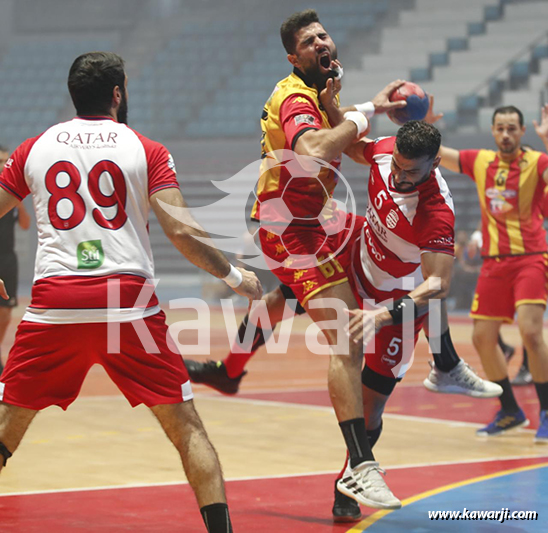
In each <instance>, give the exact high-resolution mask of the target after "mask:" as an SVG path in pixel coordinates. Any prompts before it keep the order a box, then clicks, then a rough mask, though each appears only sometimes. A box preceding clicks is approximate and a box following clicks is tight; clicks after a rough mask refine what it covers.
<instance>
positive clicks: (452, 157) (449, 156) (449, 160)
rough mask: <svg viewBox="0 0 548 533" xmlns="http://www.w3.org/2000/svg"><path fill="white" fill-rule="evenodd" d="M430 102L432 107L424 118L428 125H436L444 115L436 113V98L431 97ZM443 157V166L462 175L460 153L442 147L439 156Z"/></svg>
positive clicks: (429, 97)
mask: <svg viewBox="0 0 548 533" xmlns="http://www.w3.org/2000/svg"><path fill="white" fill-rule="evenodd" d="M428 100H429V102H430V105H429V107H428V112H427V113H426V116H425V117H424V121H425V122H428V124H434V123H435V122H437V121H438V120H440V118H443V113H434V96H433V95H429V96H428ZM438 155H439V156H440V157H441V162H440V164H441V166H442V167H444V168H446V169H448V170H451V171H452V172H457V173H460V171H461V168H460V155H459V151H458V150H455V149H454V148H449V147H447V146H442V147H440V151H439V154H438Z"/></svg>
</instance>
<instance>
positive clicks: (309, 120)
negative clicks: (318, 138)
mask: <svg viewBox="0 0 548 533" xmlns="http://www.w3.org/2000/svg"><path fill="white" fill-rule="evenodd" d="M314 122H315V120H314V117H313V116H312V115H297V116H296V117H295V126H298V125H299V124H310V125H313V124H314Z"/></svg>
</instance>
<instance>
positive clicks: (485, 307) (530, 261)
mask: <svg viewBox="0 0 548 533" xmlns="http://www.w3.org/2000/svg"><path fill="white" fill-rule="evenodd" d="M547 272H548V256H547V255H546V254H535V255H517V256H513V257H501V258H486V259H485V260H484V262H483V266H482V267H481V272H480V275H479V279H478V284H477V286H476V293H475V295H474V301H473V302H472V309H471V312H470V316H471V317H472V318H478V319H484V320H501V321H504V322H509V323H512V322H513V321H514V314H515V312H516V308H517V307H518V306H520V305H522V304H541V305H543V306H546V300H547V298H548V291H547V281H548V280H547Z"/></svg>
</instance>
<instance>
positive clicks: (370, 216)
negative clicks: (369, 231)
mask: <svg viewBox="0 0 548 533" xmlns="http://www.w3.org/2000/svg"><path fill="white" fill-rule="evenodd" d="M367 221H368V222H369V225H370V226H371V227H372V228H373V231H374V232H375V235H377V237H378V238H379V239H380V240H381V241H383V242H384V243H388V234H387V231H386V228H385V227H384V226H383V225H382V224H381V222H380V220H379V217H378V215H377V212H376V211H375V210H374V209H373V207H372V205H371V204H369V205H368V206H367Z"/></svg>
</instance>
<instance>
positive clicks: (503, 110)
mask: <svg viewBox="0 0 548 533" xmlns="http://www.w3.org/2000/svg"><path fill="white" fill-rule="evenodd" d="M512 113H517V114H518V117H519V125H520V126H523V113H522V112H521V111H520V110H519V109H518V108H517V107H516V106H513V105H505V106H502V107H497V108H496V109H495V112H494V113H493V118H492V119H491V124H494V123H495V116H496V115H511V114H512Z"/></svg>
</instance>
